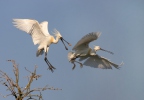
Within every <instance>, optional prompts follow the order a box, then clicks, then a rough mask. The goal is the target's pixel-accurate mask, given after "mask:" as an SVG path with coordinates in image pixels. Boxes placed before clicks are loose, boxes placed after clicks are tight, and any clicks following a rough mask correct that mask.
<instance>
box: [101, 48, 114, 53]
mask: <svg viewBox="0 0 144 100" xmlns="http://www.w3.org/2000/svg"><path fill="white" fill-rule="evenodd" d="M100 50H102V51H105V52H108V53H110V54H114V53H113V52H111V51H108V50H104V49H102V48H100Z"/></svg>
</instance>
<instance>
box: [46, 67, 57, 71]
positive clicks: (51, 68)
mask: <svg viewBox="0 0 144 100" xmlns="http://www.w3.org/2000/svg"><path fill="white" fill-rule="evenodd" d="M48 69H49V70H51V72H54V69H56V68H55V67H53V66H49V68H48Z"/></svg>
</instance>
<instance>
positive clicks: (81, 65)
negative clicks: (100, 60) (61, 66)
mask: <svg viewBox="0 0 144 100" xmlns="http://www.w3.org/2000/svg"><path fill="white" fill-rule="evenodd" d="M74 62H77V63H78V64H80V67H81V68H82V67H83V64H82V63H80V62H78V61H74Z"/></svg>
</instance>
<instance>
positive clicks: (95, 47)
mask: <svg viewBox="0 0 144 100" xmlns="http://www.w3.org/2000/svg"><path fill="white" fill-rule="evenodd" d="M94 50H95V51H98V50H102V51H105V52H108V53H110V54H114V53H113V52H111V51H108V50H105V49H102V48H101V47H100V46H94Z"/></svg>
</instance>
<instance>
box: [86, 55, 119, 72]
mask: <svg viewBox="0 0 144 100" xmlns="http://www.w3.org/2000/svg"><path fill="white" fill-rule="evenodd" d="M83 65H86V66H90V67H94V68H102V69H112V66H114V67H115V68H117V69H118V68H119V66H120V65H118V64H115V63H113V62H111V61H110V60H108V59H106V58H104V57H101V56H99V55H94V56H91V57H89V58H88V59H87V60H86V61H85V62H84V63H83Z"/></svg>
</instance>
